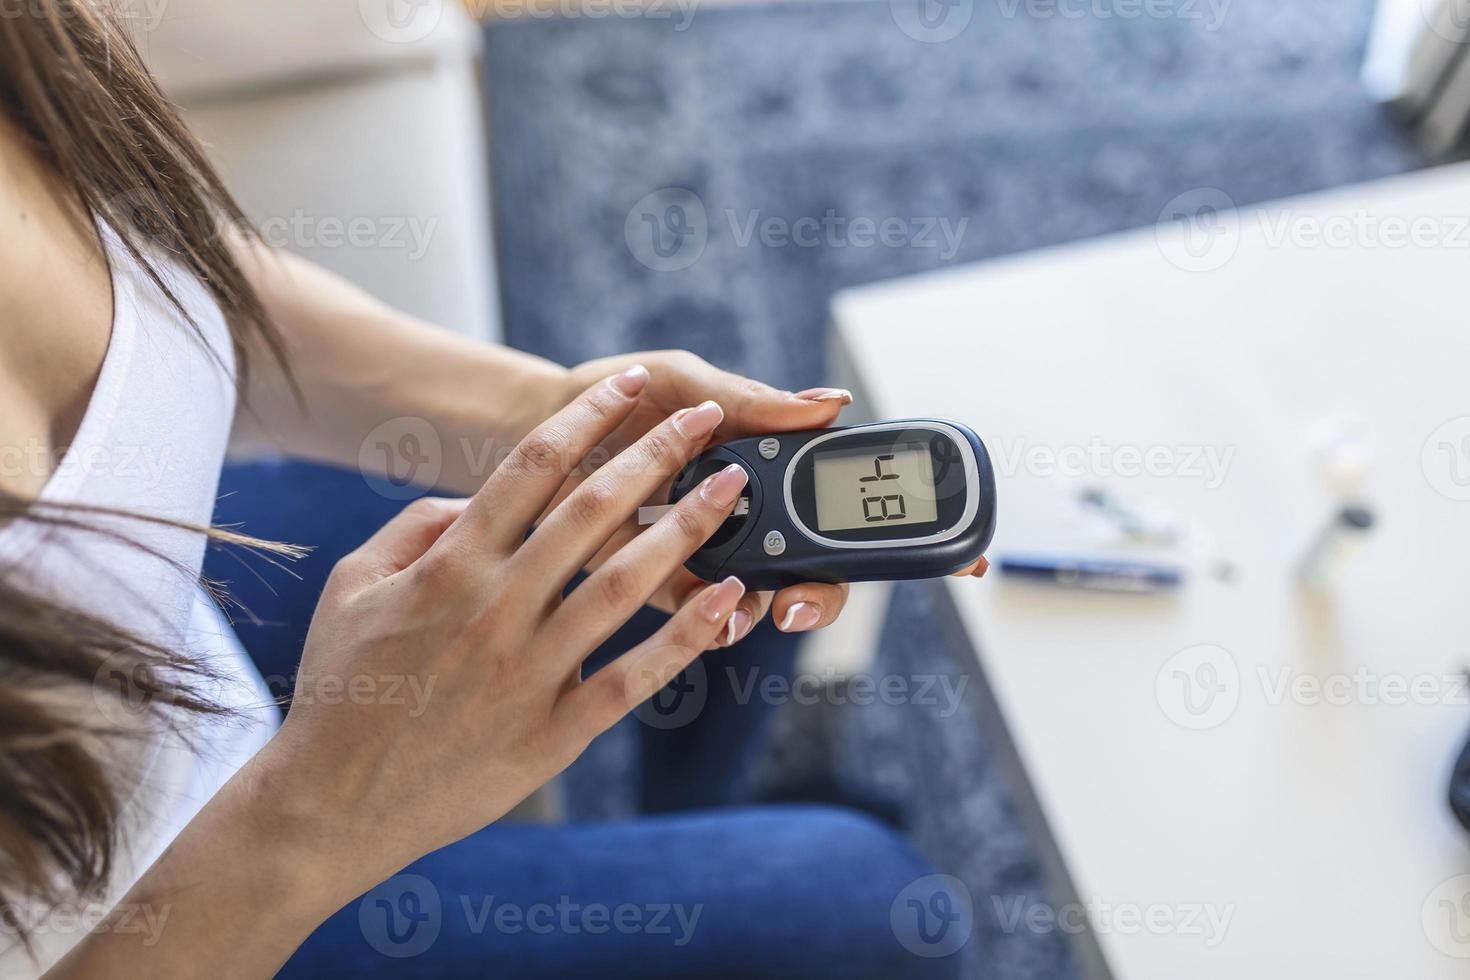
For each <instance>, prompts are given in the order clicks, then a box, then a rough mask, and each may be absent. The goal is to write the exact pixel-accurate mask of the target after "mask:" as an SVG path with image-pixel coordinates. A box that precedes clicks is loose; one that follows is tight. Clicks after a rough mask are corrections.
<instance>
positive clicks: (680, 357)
mask: <svg viewBox="0 0 1470 980" xmlns="http://www.w3.org/2000/svg"><path fill="white" fill-rule="evenodd" d="M634 363H639V364H646V365H648V366H649V368H650V369H651V371H652V380H651V381H650V382H649V385H648V388H647V389H646V390H645V391H644V393H643V399H642V401H641V403H640V404H639V406H638V407H637V408H636V409H635V410H634V411H633V412H631V413H630V414H629V416H628V418H627V419H625V420H624V421H623V422H622V424H621V425H619V426H618V427H617V428H616V429H615V430H613V432H612V434H611V435H610V436H609V437H608V438H607V439H605V440H604V441H603V444H602V447H601V448H602V449H603V451H604V452H606V453H615V452H618V451H620V450H621V449H622V448H623V447H625V446H627V445H629V444H630V443H631V442H633V441H634V440H635V439H637V438H639V437H640V436H642V435H643V433H645V432H647V431H648V430H649V429H650V428H652V427H653V426H654V425H656V424H658V421H659V420H660V419H661V418H663V416H664V415H665V414H667V413H668V412H670V411H672V410H673V409H674V408H676V407H677V406H679V405H693V404H695V403H697V402H699V401H701V400H703V399H706V398H708V399H713V400H715V401H717V402H719V403H720V404H721V405H722V406H724V408H725V417H724V420H723V421H722V422H721V424H720V426H719V428H718V429H716V431H715V435H714V440H713V441H714V442H715V443H721V442H728V441H729V440H731V439H740V438H743V437H745V436H752V435H762V434H764V433H767V432H796V431H800V430H803V429H824V428H827V427H828V426H831V425H833V424H835V423H836V422H837V416H838V414H839V413H840V412H841V411H842V409H843V407H844V406H846V405H849V404H851V403H852V395H851V394H850V393H849V392H847V391H846V390H844V389H842V388H810V389H808V390H806V391H799V392H796V393H794V394H793V393H792V392H789V391H780V390H778V389H776V388H772V387H770V386H769V385H764V384H761V383H760V382H759V381H753V380H751V379H750V378H744V377H741V376H740V375H738V374H731V373H730V372H728V371H721V370H720V369H719V368H717V367H714V366H713V365H711V364H709V363H707V362H706V361H704V360H703V359H701V358H699V357H697V356H695V355H694V354H691V353H689V352H688V351H677V350H675V351H649V352H645V353H641V354H624V355H619V356H617V357H607V358H602V359H601V360H596V361H588V362H587V363H585V364H582V365H579V366H577V367H575V368H572V370H571V375H570V378H569V380H568V382H567V384H568V389H567V394H566V395H565V396H564V397H566V398H570V397H572V393H573V392H575V391H580V390H581V388H582V387H584V386H586V385H587V384H588V383H589V382H590V381H591V379H593V378H600V377H604V376H606V375H607V374H610V373H612V372H614V371H617V370H621V369H622V368H624V367H627V366H628V365H630V364H634ZM584 476H585V473H580V472H579V473H576V474H573V476H572V477H571V479H570V480H569V481H568V484H567V486H566V487H565V488H564V489H563V491H562V492H563V493H569V492H571V490H573V489H575V486H576V483H577V481H578V480H579V479H581V478H583V477H584ZM671 483H672V480H669V481H667V482H665V483H664V484H663V485H661V486H660V487H659V488H658V493H657V494H655V495H653V496H656V497H657V499H658V500H659V501H660V502H662V501H663V500H666V499H667V497H668V492H669V487H670V485H671ZM639 530H640V529H639V528H638V527H637V525H636V524H635V523H633V521H631V520H630V521H629V522H628V523H627V525H625V526H624V527H622V528H621V529H619V531H618V533H617V534H616V535H614V537H613V539H612V540H611V541H610V542H609V543H608V548H607V551H606V552H604V553H603V554H599V555H598V556H596V557H595V558H594V559H593V561H592V566H591V567H596V566H597V565H598V564H599V563H600V562H601V561H603V560H605V558H606V557H607V555H609V554H611V553H612V552H614V551H615V550H616V549H617V548H619V547H621V546H622V545H623V544H625V543H627V542H628V541H631V540H633V538H635V537H636V536H637V535H638V533H639ZM989 567H990V566H989V564H988V563H987V562H986V561H985V559H984V558H982V559H980V561H978V562H977V563H976V564H975V565H974V566H973V567H972V568H969V569H966V570H965V571H963V572H960V573H959V574H960V575H971V574H973V575H984V574H985V571H986V569H988V568H989ZM703 586H704V583H703V582H701V581H700V580H699V579H697V578H695V577H694V576H693V575H692V574H690V573H689V572H688V571H687V570H686V569H684V568H677V569H675V570H674V571H673V573H672V574H671V575H670V576H669V578H668V580H667V581H665V582H664V584H663V586H662V587H660V588H659V590H658V591H657V592H655V593H654V595H653V599H652V605H654V606H656V607H658V608H659V609H662V610H664V611H665V612H672V611H673V610H675V609H678V608H679V607H680V606H682V605H683V604H684V603H685V602H686V601H688V599H689V597H690V596H693V595H697V594H698V593H699V590H700V589H701V588H702V587H703ZM846 603H847V586H846V585H827V584H823V583H819V582H812V583H808V584H805V585H794V586H791V587H790V588H786V589H782V590H781V591H779V592H776V593H770V592H754V593H750V594H749V595H747V596H745V598H744V599H742V600H741V602H740V608H739V609H737V610H736V612H735V618H734V622H735V625H734V627H733V628H732V629H731V631H730V632H729V634H728V642H727V641H726V640H724V639H722V640H721V644H722V645H728V644H729V643H734V642H736V641H737V640H739V639H740V638H741V637H743V636H744V635H745V634H747V633H749V632H750V630H751V628H752V627H754V626H755V624H756V623H757V622H758V621H759V620H760V618H761V617H762V616H764V615H765V614H766V612H767V611H769V612H770V613H771V615H772V617H773V618H774V619H775V621H776V625H777V627H778V628H779V629H782V630H785V631H787V632H792V633H799V632H805V631H807V630H814V629H820V628H821V627H823V626H826V625H828V624H829V623H831V622H832V621H833V620H835V619H836V618H837V616H838V614H839V613H841V612H842V607H843V606H844V605H845V604H846Z"/></svg>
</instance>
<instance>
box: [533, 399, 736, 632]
mask: <svg viewBox="0 0 1470 980" xmlns="http://www.w3.org/2000/svg"><path fill="white" fill-rule="evenodd" d="M722 418H724V411H723V410H722V409H721V408H720V406H719V405H717V404H716V403H714V402H704V403H703V404H701V405H697V406H695V407H694V408H686V409H684V410H683V411H681V412H676V413H674V414H673V415H671V416H670V417H669V418H667V419H665V420H664V421H663V422H662V423H661V424H659V425H657V426H655V427H654V428H653V429H652V430H651V431H649V432H648V433H647V434H646V435H644V436H643V438H641V439H639V440H638V441H637V442H635V443H634V444H633V445H631V446H629V447H628V448H627V449H625V450H623V451H622V452H621V453H619V454H618V455H617V456H616V457H614V458H613V459H612V460H610V461H608V462H607V463H605V464H604V465H603V466H601V467H599V468H598V470H597V471H596V472H595V473H593V474H591V475H590V476H588V477H587V478H586V479H585V480H583V481H582V482H581V484H580V485H579V486H578V487H577V488H576V489H574V490H573V491H572V492H571V493H570V494H569V495H568V496H567V498H566V499H565V500H563V501H562V502H561V503H560V504H559V505H558V506H557V507H556V509H555V510H553V511H552V512H551V513H550V514H549V515H547V517H546V518H545V519H544V520H543V521H542V522H541V525H540V526H539V527H537V528H536V530H535V532H534V533H533V534H532V535H531V537H530V539H529V540H528V541H527V542H526V543H525V544H524V545H523V546H522V547H521V550H520V551H519V552H517V554H516V556H515V558H514V563H515V564H516V565H517V566H518V570H519V571H520V572H521V573H522V574H526V575H534V576H537V577H538V578H542V579H545V580H546V581H548V582H551V583H554V584H555V585H556V587H557V588H560V587H561V586H562V585H565V584H566V583H567V582H568V581H570V580H571V578H572V576H573V575H575V574H576V573H577V572H578V571H579V570H580V569H581V568H582V566H584V565H585V564H587V562H588V561H589V560H590V559H591V558H592V556H593V555H595V554H597V552H598V551H599V550H600V549H601V548H602V546H603V544H604V543H606V541H607V539H608V538H610V537H612V535H613V533H614V532H616V531H617V530H618V528H619V527H621V526H622V525H623V524H624V523H626V522H627V520H628V519H629V518H630V517H632V516H633V514H634V513H636V512H637V510H638V507H639V505H640V504H642V503H644V502H645V501H646V500H648V498H649V497H650V496H651V495H652V494H653V493H654V491H655V490H657V489H658V488H659V487H660V486H662V485H664V484H665V483H666V482H667V481H668V479H669V478H670V477H671V476H673V475H674V474H675V473H677V472H678V471H679V470H680V469H682V468H683V466H684V464H685V463H687V462H689V460H691V459H693V458H694V457H695V455H696V454H698V452H699V451H700V450H701V449H703V448H704V445H705V443H707V442H708V441H709V437H710V435H711V434H712V433H713V432H714V431H715V427H716V426H718V425H719V424H720V420H721V419H722ZM735 469H736V470H739V472H740V474H741V479H742V481H743V479H744V473H745V471H744V470H741V469H740V468H739V467H735ZM722 485H723V484H722ZM706 486H707V485H706ZM741 486H744V483H743V482H742V484H741ZM703 489H704V488H701V490H703ZM737 493H738V488H737ZM734 503H735V501H734V499H732V500H731V501H730V506H731V507H733V506H734ZM727 511H728V509H727ZM689 519H690V518H689V517H688V515H687V513H686V514H685V515H684V516H680V517H676V518H675V520H677V521H686V522H687V521H688V520H689ZM720 520H724V518H723V517H721V518H720ZM718 526H719V525H718V523H716V524H715V525H713V526H711V527H710V528H709V529H708V531H706V532H705V538H708V537H709V535H711V534H713V533H714V531H715V528H716V527H718ZM703 543H704V538H701V539H700V541H699V542H698V543H696V544H695V545H694V547H691V548H690V549H689V551H690V553H692V552H693V551H694V548H697V547H698V546H699V545H700V544H703ZM685 557H687V555H686V556H685ZM680 560H681V561H682V560H683V559H680ZM666 574H667V573H666ZM660 580H661V579H660ZM649 591H650V592H651V591H652V588H650V589H649ZM644 598H645V599H646V598H647V594H646V593H645V595H644ZM635 608H636V607H635ZM631 614H632V613H631V611H630V613H629V615H631Z"/></svg>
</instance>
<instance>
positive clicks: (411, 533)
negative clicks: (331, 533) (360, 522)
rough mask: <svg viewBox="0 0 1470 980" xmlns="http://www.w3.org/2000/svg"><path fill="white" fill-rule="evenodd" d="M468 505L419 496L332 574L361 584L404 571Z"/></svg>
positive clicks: (439, 498) (459, 501)
mask: <svg viewBox="0 0 1470 980" xmlns="http://www.w3.org/2000/svg"><path fill="white" fill-rule="evenodd" d="M468 504H469V501H468V500H449V499H445V498H442V497H420V498H419V499H418V500H415V501H413V502H412V503H410V504H409V505H408V506H406V507H404V508H403V510H401V511H399V512H398V513H397V514H396V515H395V516H394V517H393V519H392V520H390V521H389V522H388V523H387V524H384V525H383V526H382V527H381V528H379V529H378V531H377V533H376V534H374V535H373V536H372V537H370V538H368V539H367V540H366V541H364V542H363V543H362V545H361V546H360V547H358V549H357V550H356V551H354V552H352V553H351V554H350V555H347V556H346V557H345V558H343V559H342V560H341V561H340V562H338V563H337V567H336V568H335V569H334V574H335V575H337V576H338V578H339V580H341V579H350V580H352V581H353V582H355V583H356V584H359V585H364V584H367V583H369V582H373V581H377V580H378V579H384V578H387V577H388V576H389V575H393V574H396V573H397V572H401V571H403V570H404V569H405V568H407V567H408V566H409V565H412V564H413V563H414V562H416V561H418V560H419V558H420V557H422V556H423V554H424V553H425V552H426V551H428V550H429V549H430V548H431V547H433V545H434V542H435V541H438V540H439V537H440V535H442V534H443V533H444V532H445V530H446V529H448V527H449V526H450V525H451V524H453V523H454V522H455V520H457V519H458V518H459V515H460V514H462V513H464V509H465V507H466V506H468Z"/></svg>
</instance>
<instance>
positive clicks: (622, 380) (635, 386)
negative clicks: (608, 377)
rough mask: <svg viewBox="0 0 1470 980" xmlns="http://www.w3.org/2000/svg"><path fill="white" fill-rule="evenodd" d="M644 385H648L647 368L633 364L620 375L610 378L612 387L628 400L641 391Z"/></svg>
mask: <svg viewBox="0 0 1470 980" xmlns="http://www.w3.org/2000/svg"><path fill="white" fill-rule="evenodd" d="M646 384H648V368H646V367H644V366H643V365H642V364H634V365H633V366H632V367H630V368H628V370H626V371H624V372H623V373H622V374H615V375H613V378H612V386H613V387H614V388H616V389H618V391H620V392H622V393H623V394H625V395H627V396H628V397H629V398H632V397H633V396H634V395H636V394H638V392H640V391H642V390H643V386H644V385H646Z"/></svg>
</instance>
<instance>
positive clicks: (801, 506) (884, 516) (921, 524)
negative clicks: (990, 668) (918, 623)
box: [670, 419, 995, 589]
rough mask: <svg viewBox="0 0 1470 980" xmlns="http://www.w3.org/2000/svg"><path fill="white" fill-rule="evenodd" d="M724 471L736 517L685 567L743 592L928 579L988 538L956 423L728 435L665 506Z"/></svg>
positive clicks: (989, 518) (991, 493) (991, 498)
mask: <svg viewBox="0 0 1470 980" xmlns="http://www.w3.org/2000/svg"><path fill="white" fill-rule="evenodd" d="M731 463H738V464H740V465H741V466H743V467H744V468H745V471H746V473H747V474H748V475H749V477H750V479H749V483H748V484H747V485H746V488H745V490H744V497H743V498H742V500H741V502H740V504H739V505H737V507H736V512H735V513H734V514H733V515H732V516H731V517H730V518H729V519H727V520H726V521H725V523H724V524H722V525H721V526H720V528H719V530H717V531H716V532H715V533H714V535H713V536H712V537H711V538H710V539H709V540H708V541H707V542H706V543H705V544H704V546H703V547H702V548H700V549H699V551H697V552H695V554H694V556H693V557H692V558H690V559H689V561H688V562H687V563H686V564H687V567H688V568H689V570H690V571H691V572H693V573H694V574H695V575H697V576H699V577H700V578H702V579H704V580H705V581H709V582H713V581H717V580H719V579H721V578H723V577H725V576H727V575H735V576H738V577H739V578H740V579H741V580H742V581H743V582H744V583H745V585H746V587H747V588H750V589H776V588H782V587H784V586H788V585H796V584H798V583H801V582H868V581H879V580H891V579H916V578H935V577H938V576H942V575H949V574H951V573H954V572H958V571H961V570H963V569H965V568H967V567H969V566H970V565H973V564H974V563H975V562H976V561H977V560H979V558H980V557H981V556H982V555H983V554H984V553H985V548H986V546H987V545H989V544H990V538H991V535H992V534H993V533H994V530H995V476H994V473H993V472H992V469H991V465H990V456H989V454H988V453H987V452H986V451H985V445H984V443H982V442H981V441H980V438H979V437H978V436H976V435H975V433H974V432H972V431H971V430H970V429H968V428H967V427H965V426H963V425H960V424H959V423H957V422H946V421H938V420H934V419H905V420H902V421H896V422H878V423H873V424H870V425H855V426H850V427H846V428H838V429H816V430H812V431H808V432H781V433H775V434H772V435H767V436H756V437H753V438H748V439H737V440H735V441H733V442H728V443H725V444H724V445H721V446H716V447H714V448H712V449H709V450H706V451H705V452H704V453H702V454H701V455H700V456H699V457H698V458H697V459H695V460H694V461H692V462H691V463H689V465H688V466H686V467H685V468H684V469H683V471H681V472H680V474H679V476H678V478H677V479H676V480H675V481H674V486H673V490H672V492H671V493H670V503H674V502H677V501H678V500H679V499H680V498H681V497H683V496H684V495H685V494H687V493H689V492H691V491H692V490H694V489H695V488H696V487H697V486H698V485H699V484H700V482H701V481H702V480H704V479H705V478H706V477H708V476H709V475H710V474H712V473H715V472H717V471H719V470H721V469H723V468H725V467H726V466H728V465H730V464H731Z"/></svg>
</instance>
